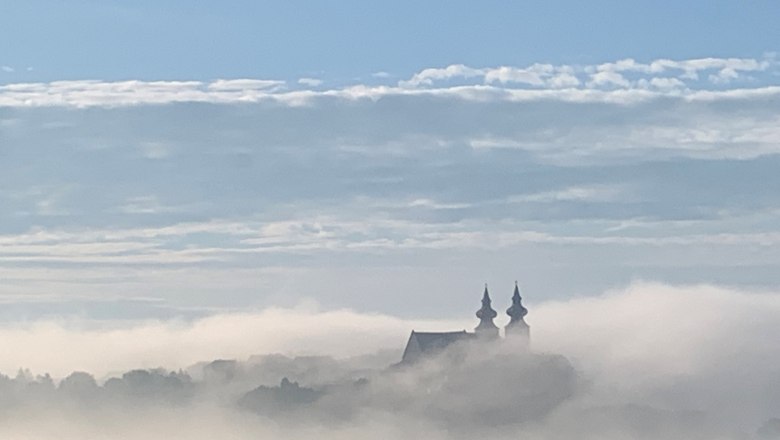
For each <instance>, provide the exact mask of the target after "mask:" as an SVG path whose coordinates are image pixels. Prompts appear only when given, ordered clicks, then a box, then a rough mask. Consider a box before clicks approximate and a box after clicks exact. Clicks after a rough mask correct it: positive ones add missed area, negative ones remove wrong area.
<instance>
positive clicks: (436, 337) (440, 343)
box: [401, 282, 530, 364]
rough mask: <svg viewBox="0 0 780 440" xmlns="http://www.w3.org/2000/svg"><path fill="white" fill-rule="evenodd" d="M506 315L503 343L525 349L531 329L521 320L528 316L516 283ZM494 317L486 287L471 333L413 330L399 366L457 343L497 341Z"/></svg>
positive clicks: (497, 330)
mask: <svg viewBox="0 0 780 440" xmlns="http://www.w3.org/2000/svg"><path fill="white" fill-rule="evenodd" d="M506 314H507V315H509V323H508V324H507V325H506V326H505V327H504V341H506V342H511V343H513V344H516V345H519V346H521V347H523V348H527V347H528V344H529V342H530V328H529V327H528V324H527V323H526V322H525V319H524V318H525V315H527V314H528V309H526V308H525V307H523V304H522V298H521V297H520V288H519V287H518V286H517V282H515V291H514V294H513V295H512V305H511V306H510V307H509V308H508V309H507V311H506ZM496 316H498V314H497V313H496V311H495V310H493V307H492V306H491V300H490V294H489V293H488V288H487V284H486V285H485V292H484V293H483V294H482V307H480V309H479V310H477V318H479V324H478V325H477V326H476V328H474V332H473V333H468V332H467V331H466V330H461V331H453V332H418V331H415V330H412V334H411V335H410V336H409V341H408V342H407V343H406V349H405V350H404V354H403V358H402V359H401V363H402V364H408V363H413V362H415V361H417V360H419V359H421V358H424V357H426V356H430V355H433V354H436V353H439V352H441V351H443V350H444V349H445V348H447V347H449V346H451V345H453V344H455V343H459V342H465V341H474V342H477V343H479V342H480V341H482V342H486V341H497V340H500V339H501V336H500V335H499V328H498V327H497V326H496V324H495V323H493V320H494V319H495V318H496Z"/></svg>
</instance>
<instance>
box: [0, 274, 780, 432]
mask: <svg viewBox="0 0 780 440" xmlns="http://www.w3.org/2000/svg"><path fill="white" fill-rule="evenodd" d="M778 298H779V297H778V295H777V294H770V293H751V292H739V291H734V290H728V289H722V288H718V287H712V286H691V287H675V286H668V285H661V284H636V285H633V286H631V287H629V288H628V289H624V290H620V291H612V292H608V293H606V294H604V295H601V296H598V297H592V298H587V299H572V300H568V301H557V302H547V303H541V304H536V305H534V306H532V307H531V314H529V316H528V318H529V322H530V324H531V332H532V342H533V349H534V352H535V353H536V354H535V355H533V356H520V357H517V356H516V355H510V352H508V351H505V349H499V351H497V352H495V353H492V354H488V352H486V351H485V350H484V349H479V350H475V351H468V352H466V358H460V359H461V360H459V361H456V362H453V361H452V359H449V360H446V359H442V360H441V361H439V360H435V359H433V360H431V361H429V362H427V363H424V364H422V365H420V366H418V367H416V368H413V369H398V368H391V369H389V370H386V369H385V368H384V365H387V364H388V363H391V362H393V359H396V360H397V359H398V356H400V350H399V349H400V348H401V346H402V345H403V343H404V341H405V339H406V338H405V337H406V335H407V333H408V331H409V330H410V329H411V328H417V329H422V330H436V329H452V328H460V327H455V326H458V325H459V324H461V325H468V324H469V323H468V321H465V322H460V323H458V322H443V321H439V322H422V321H408V320H401V319H397V318H391V317H387V316H365V315H361V314H357V313H354V312H346V311H339V312H311V311H304V310H279V309H277V310H267V311H264V312H261V313H258V314H252V315H247V314H245V315H238V316H235V315H234V316H215V317H211V318H207V319H203V320H200V321H197V322H195V323H191V324H183V323H178V324H175V323H174V324H171V323H167V324H166V323H160V324H143V325H138V326H132V327H128V328H124V329H107V328H99V327H93V328H91V329H89V328H80V329H76V328H73V327H72V326H71V327H68V326H64V325H63V324H61V323H59V324H53V323H50V324H45V325H43V324H41V325H37V326H32V327H29V328H27V329H24V330H21V329H17V330H14V331H9V330H3V331H2V337H3V340H4V341H7V342H8V345H9V346H10V347H12V348H13V351H14V352H15V354H14V355H13V356H14V357H13V361H16V362H29V364H27V365H36V366H44V365H48V366H49V368H53V369H54V370H53V371H57V372H58V373H59V374H56V379H54V380H52V379H50V378H48V377H46V376H40V377H38V378H37V379H36V378H35V377H34V376H33V375H31V374H30V373H24V372H22V373H20V374H19V375H18V376H17V377H16V378H15V379H9V378H2V380H0V386H2V387H5V389H6V392H5V393H4V394H3V396H4V397H3V400H2V401H1V402H0V403H2V405H3V406H4V408H5V409H4V415H3V417H4V423H3V424H2V428H0V432H2V433H3V434H5V435H11V436H16V437H17V438H27V437H24V435H27V436H29V438H34V437H36V436H38V437H40V436H48V435H52V433H53V432H55V431H56V432H59V433H60V434H61V435H62V436H64V437H61V438H71V437H73V438H93V437H94V438H98V437H99V436H100V435H101V433H102V432H104V431H105V430H106V429H109V427H110V429H112V435H115V436H119V437H118V438H132V439H134V438H164V437H165V436H167V435H170V433H172V432H178V433H179V434H181V435H183V434H186V435H191V436H193V437H192V438H208V436H209V435H214V433H220V435H221V436H222V437H223V438H245V437H246V436H253V438H258V437H259V438H266V437H268V438H271V437H278V436H285V437H291V438H297V437H301V438H305V437H307V436H310V435H314V433H316V435H318V436H320V437H323V438H358V437H361V436H365V435H368V434H369V433H371V434H372V435H380V434H381V435H382V437H383V438H401V437H405V436H408V435H411V434H412V433H415V435H423V434H424V435H425V436H426V438H461V436H462V437H463V438H468V437H469V436H470V435H473V434H474V433H476V432H482V433H484V432H491V433H492V435H493V436H495V437H497V438H514V437H516V436H517V435H525V436H531V437H533V438H544V439H548V438H549V439H557V438H570V437H571V436H572V435H575V433H576V435H578V436H580V437H581V438H616V439H617V438H627V437H630V438H654V439H659V438H660V439H667V438H668V439H673V438H712V437H717V438H735V439H736V438H759V437H756V435H757V432H761V433H763V434H762V435H770V437H768V438H773V437H771V435H776V432H775V431H773V429H775V428H774V427H773V426H774V425H773V423H774V422H773V421H772V420H774V419H776V418H777V417H778V415H780V388H778V384H777V380H776V378H777V374H778V373H780V372H779V371H778V367H777V365H780V362H778V361H780V348H778V345H777V344H776V342H775V341H774V339H775V338H773V335H774V334H776V333H777V331H778V330H780V329H778V328H777V325H778V324H777V320H776V319H775V318H776V317H777V316H778V313H780V301H779V300H778ZM271 328H273V330H272V331H269V329H271ZM382 347H384V348H388V349H390V350H391V351H389V352H387V353H386V354H382V355H378V356H368V357H365V356H364V357H350V358H343V357H341V358H337V359H334V358H331V357H317V358H312V357H300V358H297V359H293V358H286V357H283V356H270V357H269V356H258V357H254V358H252V359H250V360H248V361H245V362H238V363H236V362H227V361H220V362H216V363H213V364H198V365H195V366H193V367H191V368H189V369H188V372H189V374H186V373H184V372H179V373H168V372H167V371H166V370H150V371H133V372H128V373H125V374H124V375H120V374H119V373H118V372H117V371H111V370H112V369H115V368H116V369H120V370H124V369H127V368H133V366H131V364H132V363H133V362H136V365H135V366H149V365H151V363H153V362H159V363H160V364H159V365H161V366H164V367H167V368H168V369H173V370H175V369H177V368H179V367H181V366H183V365H184V366H186V364H188V363H189V362H191V359H192V357H193V356H205V358H204V359H209V358H213V357H223V356H231V357H238V358H240V359H246V358H247V357H248V356H249V355H251V354H257V353H259V352H262V351H278V350H284V351H286V352H287V353H288V354H290V353H295V352H297V353H298V354H315V353H316V354H328V353H329V354H335V355H338V356H345V355H357V354H360V353H370V352H372V351H374V350H376V349H379V348H382ZM345 350H347V351H345ZM96 351H99V352H100V353H101V357H100V360H99V361H98V360H95V359H94V353H95V352H96ZM34 352H37V353H39V355H38V357H36V356H35V355H33V353H34ZM60 352H68V356H53V353H60ZM89 353H91V356H90V355H88V354H89ZM393 354H395V356H394V355H393ZM44 357H46V360H44V359H43V358H44ZM58 359H59V360H58ZM8 360H9V359H2V363H3V365H5V364H6V363H7V362H8ZM442 361H443V362H442ZM139 364H145V365H139ZM83 367H94V368H96V370H93V371H94V372H95V373H96V374H98V376H99V377H101V376H102V377H105V376H103V375H104V374H106V373H108V376H113V377H115V378H114V379H110V380H108V381H105V380H99V381H98V382H97V383H95V382H93V381H92V379H90V377H89V376H87V375H85V374H77V375H73V376H71V377H69V378H68V379H67V380H65V381H63V382H61V383H59V382H60V377H62V376H65V375H66V374H68V373H67V372H68V371H69V369H70V368H83ZM748 372H749V373H748ZM282 377H288V378H289V379H290V380H291V381H295V382H298V384H299V385H295V384H290V383H288V384H282V387H281V388H279V385H278V384H279V381H280V380H281V378H282ZM361 378H362V379H361ZM359 379H360V380H359ZM58 383H59V384H58ZM258 386H259V388H258ZM57 388H58V389H57ZM252 390H254V391H252ZM250 391H251V392H250ZM46 396H48V397H46ZM242 396H243V397H242ZM280 399H281V400H280ZM242 408H243V409H242ZM139 418H142V419H143V420H145V423H144V424H142V425H137V424H134V423H133V420H139ZM184 420H188V421H187V422H186V423H184V422H183V421H184ZM179 425H180V426H179ZM772 432H775V434H772ZM19 436H21V437H19ZM203 436H205V437H203ZM761 438H766V437H761Z"/></svg>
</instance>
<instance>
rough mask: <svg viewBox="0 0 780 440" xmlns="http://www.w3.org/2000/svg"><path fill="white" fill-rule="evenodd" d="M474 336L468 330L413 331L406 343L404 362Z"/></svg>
mask: <svg viewBox="0 0 780 440" xmlns="http://www.w3.org/2000/svg"><path fill="white" fill-rule="evenodd" d="M472 337H474V334H473V333H467V332H466V330H461V331H459V332H417V331H414V330H413V331H412V334H411V335H410V336H409V342H408V343H407V344H406V349H405V350H404V355H403V360H402V362H411V361H414V360H416V359H417V358H419V357H420V356H423V355H426V354H433V353H437V352H439V351H441V350H443V349H445V348H447V347H448V346H449V345H450V344H453V343H454V342H457V341H462V340H466V339H470V338H472Z"/></svg>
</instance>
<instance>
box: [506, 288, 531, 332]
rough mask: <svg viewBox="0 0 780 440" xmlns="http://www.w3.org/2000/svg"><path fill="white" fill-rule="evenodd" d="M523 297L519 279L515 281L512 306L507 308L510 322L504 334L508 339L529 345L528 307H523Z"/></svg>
mask: <svg viewBox="0 0 780 440" xmlns="http://www.w3.org/2000/svg"><path fill="white" fill-rule="evenodd" d="M522 300H523V298H521V297H520V288H519V287H517V281H515V293H514V294H513V295H512V306H511V307H509V308H508V309H507V310H506V314H507V315H509V318H510V320H509V324H507V325H506V327H504V335H505V336H506V339H507V341H512V342H516V343H520V344H522V345H524V346H525V347H528V344H529V342H530V337H531V335H530V330H531V328H530V327H528V324H527V323H526V322H525V319H523V318H524V317H525V315H527V314H528V309H526V308H525V307H523V304H522Z"/></svg>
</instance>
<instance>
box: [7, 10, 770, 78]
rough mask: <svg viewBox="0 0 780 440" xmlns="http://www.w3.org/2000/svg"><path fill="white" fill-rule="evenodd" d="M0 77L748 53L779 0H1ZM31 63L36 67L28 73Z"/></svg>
mask: <svg viewBox="0 0 780 440" xmlns="http://www.w3.org/2000/svg"><path fill="white" fill-rule="evenodd" d="M0 11H2V13H0V35H1V36H2V40H0V54H2V55H1V57H2V60H0V63H2V64H3V65H5V66H8V67H12V68H13V69H15V72H13V73H12V74H10V75H9V74H6V75H2V76H0V82H17V81H30V80H34V81H52V80H62V79H103V80H117V79H144V80H157V79H177V80H180V79H215V78H243V77H262V78H275V79H289V78H293V77H302V76H318V77H320V76H322V77H325V78H327V79H331V80H334V81H349V80H351V79H353V78H356V77H360V78H363V79H366V78H369V77H370V74H371V73H374V72H379V71H385V72H389V73H392V74H395V75H401V76H406V75H409V74H412V73H414V72H416V71H418V70H421V69H423V68H426V67H431V66H444V65H449V64H457V63H463V64H468V65H476V66H488V65H504V64H506V65H527V64H532V63H535V62H550V63H554V64H562V63H566V64H572V63H574V64H594V63H600V62H606V61H613V60H616V59H621V58H626V57H633V58H636V59H639V60H643V61H649V60H652V59H656V58H675V59H679V58H700V57H710V56H712V57H731V56H742V57H746V56H749V57H757V56H761V55H762V54H763V53H764V52H767V51H773V50H775V49H776V42H777V41H780V30H778V26H777V25H776V24H777V19H778V17H780V5H778V4H777V2H775V1H771V0H766V1H752V2H749V3H745V2H739V1H724V0H718V1H686V2H677V1H666V0H662V1H653V2H647V1H614V0H610V1H605V0H596V1H589V2H577V1H550V2H508V1H484V2H472V1H459V0H456V1H428V2H415V1H394V2H377V1H357V0H346V1H339V2H324V1H320V2H311V1H309V2H305V1H286V2H265V1H228V2H219V3H214V2H203V1H193V2H184V1H170V0H168V1H145V0H142V1H134V2H118V1H98V0H91V1H90V0H76V1H68V2H63V1H43V0H30V1H24V2H12V1H4V2H2V6H0ZM28 67H32V68H33V70H32V71H29V72H28V71H27V70H26V69H27V68H28Z"/></svg>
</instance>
